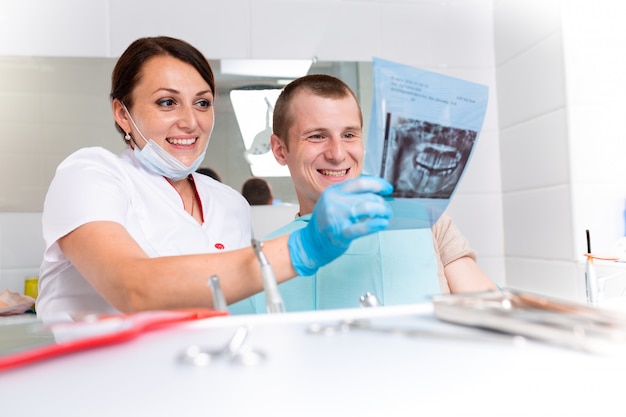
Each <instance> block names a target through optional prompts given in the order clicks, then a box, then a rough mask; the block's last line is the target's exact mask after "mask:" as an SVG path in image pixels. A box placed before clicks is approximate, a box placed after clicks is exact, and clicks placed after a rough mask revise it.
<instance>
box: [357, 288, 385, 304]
mask: <svg viewBox="0 0 626 417" xmlns="http://www.w3.org/2000/svg"><path fill="white" fill-rule="evenodd" d="M359 304H361V307H380V302H378V298H376V296H375V295H374V294H372V293H371V292H369V291H368V292H366V293H365V294H363V295H362V296H361V297H360V298H359Z"/></svg>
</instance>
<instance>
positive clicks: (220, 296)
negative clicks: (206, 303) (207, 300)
mask: <svg viewBox="0 0 626 417" xmlns="http://www.w3.org/2000/svg"><path fill="white" fill-rule="evenodd" d="M209 286H210V287H211V292H212V293H213V309H214V310H216V311H228V304H227V303H226V299H225V298H224V293H223V292H222V287H221V286H220V279H219V278H218V277H217V275H213V276H212V277H211V278H209Z"/></svg>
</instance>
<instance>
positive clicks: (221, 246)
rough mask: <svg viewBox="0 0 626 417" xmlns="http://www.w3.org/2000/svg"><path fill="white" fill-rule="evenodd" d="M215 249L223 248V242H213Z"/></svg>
mask: <svg viewBox="0 0 626 417" xmlns="http://www.w3.org/2000/svg"><path fill="white" fill-rule="evenodd" d="M215 249H219V250H223V249H224V244H223V243H216V244H215Z"/></svg>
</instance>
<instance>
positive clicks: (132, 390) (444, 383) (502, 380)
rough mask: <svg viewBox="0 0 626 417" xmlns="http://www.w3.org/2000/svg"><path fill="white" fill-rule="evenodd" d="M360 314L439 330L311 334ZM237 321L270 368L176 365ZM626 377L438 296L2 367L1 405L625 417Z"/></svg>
mask: <svg viewBox="0 0 626 417" xmlns="http://www.w3.org/2000/svg"><path fill="white" fill-rule="evenodd" d="M363 317H365V318H369V319H370V322H371V323H372V324H374V325H377V326H401V327H403V328H412V329H414V330H423V331H433V332H436V333H437V334H441V335H442V336H443V337H438V336H436V337H430V336H416V337H409V336H406V335H404V336H402V335H393V334H387V333H380V332H373V331H367V330H360V329H351V330H349V331H347V332H337V333H334V334H331V335H325V334H315V333H311V332H309V331H308V329H309V327H310V325H311V324H313V323H321V324H331V325H332V324H335V323H338V322H339V321H340V320H343V319H346V318H351V319H354V318H363ZM240 325H248V326H250V327H251V331H250V334H249V337H248V341H247V343H248V346H250V347H252V348H254V349H259V350H262V351H263V352H264V353H265V354H266V360H265V361H264V362H262V363H260V364H258V365H255V366H243V365H239V364H233V363H230V362H228V361H226V360H216V361H214V362H213V363H210V364H209V365H208V366H206V367H193V366H190V365H188V364H184V363H182V362H181V361H180V360H179V357H180V354H181V353H182V352H183V351H184V350H185V348H186V347H187V346H189V345H191V344H201V345H206V346H212V347H219V346H222V345H224V344H226V343H227V342H228V340H229V339H230V337H231V336H232V335H233V334H234V332H235V330H236V329H237V328H238V327H239V326H240ZM445 335H448V336H451V337H445ZM468 337H469V338H468ZM463 338H466V339H463ZM625 371H626V352H625V354H624V355H619V356H615V355H614V356H608V357H606V356H596V355H592V354H586V353H581V352H577V351H573V350H569V349H565V348H560V347H555V346H549V345H545V344H540V343H537V342H527V343H516V342H514V341H513V339H512V338H509V337H505V336H501V335H497V334H494V333H489V332H483V331H480V330H476V329H471V328H465V327H459V326H455V325H451V324H447V323H443V322H440V321H438V320H437V319H436V318H435V317H434V316H433V314H432V306H431V305H430V304H423V305H415V306H405V307H384V308H382V307H381V308H368V309H355V310H338V311H323V312H322V311H320V312H310V313H289V314H282V315H259V316H230V317H218V318H211V319H206V320H201V321H198V322H194V323H187V324H183V325H177V326H175V327H170V328H165V329H159V330H154V331H150V332H148V333H145V334H142V335H141V336H139V337H138V338H136V339H133V340H130V341H127V342H124V343H120V344H116V345H110V346H105V347H101V348H96V349H92V350H88V351H83V352H79V353H73V354H70V355H66V356H62V357H58V358H53V359H50V360H47V361H44V362H40V363H36V364H32V365H28V366H24V367H21V368H15V369H10V370H6V371H4V372H0V410H2V413H1V414H2V415H3V416H7V417H9V416H47V417H48V416H49V417H53V416H63V417H71V416H81V417H83V416H89V417H95V416H107V417H109V416H133V417H136V416H153V417H157V416H167V417H172V416H176V417H178V416H191V415H206V416H252V415H263V416H265V415H267V416H313V415H320V416H321V415H324V416H339V415H342V416H343V415H345V416H374V415H376V416H418V415H420V416H440V415H444V416H561V415H562V416H583V415H584V416H611V415H616V416H617V415H619V416H623V415H626V404H625V403H624V401H623V400H622V398H624V384H623V382H622V378H623V377H624V375H625V374H626V372H625Z"/></svg>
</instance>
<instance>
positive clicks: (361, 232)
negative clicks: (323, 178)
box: [289, 176, 393, 276]
mask: <svg viewBox="0 0 626 417" xmlns="http://www.w3.org/2000/svg"><path fill="white" fill-rule="evenodd" d="M392 191H393V186H392V185H391V184H390V183H388V182H387V181H385V180H383V179H382V178H378V177H373V176H361V177H359V178H355V179H352V180H348V181H345V182H343V183H341V184H336V185H333V186H330V187H328V188H327V189H326V190H324V192H323V193H322V195H321V196H320V199H319V200H318V201H317V204H315V208H314V209H313V214H312V215H311V220H310V221H309V224H308V225H307V226H306V227H305V228H302V229H300V230H297V231H295V232H293V233H292V234H291V236H289V253H290V254H291V263H292V265H293V267H294V269H295V270H296V272H297V273H298V275H300V276H309V275H313V274H315V272H316V271H317V270H318V268H319V267H321V266H323V265H326V264H327V263H329V262H331V261H332V260H334V259H335V258H337V257H338V256H340V255H341V254H343V253H344V252H345V251H346V249H348V246H349V245H350V242H352V241H353V240H354V239H356V238H359V237H361V236H365V235H369V234H371V233H375V232H378V231H381V230H383V229H385V228H386V227H387V225H388V224H389V218H390V217H391V208H390V207H389V205H388V204H387V203H386V202H385V201H384V199H383V198H382V197H381V195H387V194H390V193H391V192H392Z"/></svg>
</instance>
